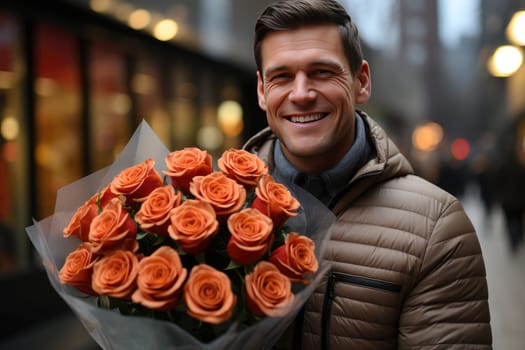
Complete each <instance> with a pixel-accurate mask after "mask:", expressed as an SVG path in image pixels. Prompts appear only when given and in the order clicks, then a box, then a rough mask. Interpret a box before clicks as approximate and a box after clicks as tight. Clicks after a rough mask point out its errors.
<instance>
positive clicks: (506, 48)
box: [487, 45, 523, 77]
mask: <svg viewBox="0 0 525 350" xmlns="http://www.w3.org/2000/svg"><path fill="white" fill-rule="evenodd" d="M522 63H523V51H522V49H521V48H519V47H516V46H512V45H502V46H500V47H498V48H497V49H496V51H494V53H493V54H492V56H491V57H490V58H489V60H488V62H487V68H488V70H489V72H490V74H492V75H493V76H495V77H509V76H511V75H513V74H514V73H516V72H517V71H518V69H520V67H521V64H522Z"/></svg>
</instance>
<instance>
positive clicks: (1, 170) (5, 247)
mask: <svg viewBox="0 0 525 350" xmlns="http://www.w3.org/2000/svg"><path fill="white" fill-rule="evenodd" d="M19 43H20V32H19V26H18V23H17V22H16V21H15V19H14V18H13V17H12V16H11V15H9V14H8V13H3V12H0V274H2V273H4V272H11V271H12V270H14V269H18V268H20V267H23V266H24V263H26V262H27V256H26V255H27V238H26V235H25V231H24V228H25V226H26V224H27V219H28V215H27V213H28V212H29V209H28V207H27V200H25V199H26V198H28V192H27V188H28V186H27V184H28V182H27V176H25V174H26V173H27V172H26V169H25V165H26V164H27V157H26V152H25V149H26V147H27V142H26V140H27V133H26V130H25V129H26V128H24V127H23V126H22V118H21V115H22V108H21V100H22V99H21V97H20V96H21V91H22V88H21V81H22V65H21V63H20V59H19V54H20V50H19V49H20V48H19V47H18V45H19Z"/></svg>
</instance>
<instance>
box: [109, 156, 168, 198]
mask: <svg viewBox="0 0 525 350" xmlns="http://www.w3.org/2000/svg"><path fill="white" fill-rule="evenodd" d="M154 166H155V161H154V160H153V159H146V160H145V161H144V162H142V163H140V164H137V165H133V166H131V167H129V168H126V169H124V170H122V171H121V172H120V173H119V174H118V175H117V176H115V178H114V179H113V181H111V184H110V185H109V186H110V187H109V188H110V190H111V192H113V193H114V194H116V195H117V196H125V197H126V202H127V204H129V205H131V206H136V203H135V202H142V201H143V200H144V198H145V197H146V196H147V195H148V194H149V193H150V192H151V191H153V189H155V188H157V187H159V186H162V178H161V177H160V175H159V174H158V173H157V171H156V170H155V168H154Z"/></svg>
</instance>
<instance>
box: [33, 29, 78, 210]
mask: <svg viewBox="0 0 525 350" xmlns="http://www.w3.org/2000/svg"><path fill="white" fill-rule="evenodd" d="M78 52H79V50H78V40H77V39H76V38H75V37H74V36H73V35H71V34H70V33H69V32H68V31H67V30H65V29H63V28H59V27H55V26H53V25H49V24H39V25H37V26H36V28H35V50H34V53H35V61H34V62H35V86H34V91H35V149H34V150H33V152H34V157H35V161H36V164H35V169H36V173H35V174H34V175H32V176H34V180H35V181H36V191H37V193H36V196H35V201H36V205H37V208H36V211H37V212H36V216H37V219H42V218H44V217H47V216H49V215H51V214H53V212H54V205H55V199H56V193H57V190H58V189H59V188H61V187H63V186H65V185H67V184H69V183H71V182H73V181H74V180H77V179H78V178H80V177H82V175H83V168H82V164H83V163H82V154H83V153H82V132H81V131H82V129H81V125H82V124H81V93H80V87H81V84H80V67H79V57H78Z"/></svg>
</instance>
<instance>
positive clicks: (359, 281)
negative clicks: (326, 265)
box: [321, 272, 401, 350]
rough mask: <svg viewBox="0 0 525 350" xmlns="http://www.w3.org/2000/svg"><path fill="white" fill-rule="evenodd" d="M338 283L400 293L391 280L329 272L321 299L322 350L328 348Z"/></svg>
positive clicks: (396, 285) (397, 286) (398, 286)
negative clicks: (322, 298) (333, 304)
mask: <svg viewBox="0 0 525 350" xmlns="http://www.w3.org/2000/svg"><path fill="white" fill-rule="evenodd" d="M338 283H346V284H352V285H356V286H361V287H367V288H372V289H376V290H381V291H385V292H389V293H400V292H401V286H400V285H398V284H395V283H391V282H385V281H380V280H375V279H372V278H367V277H362V276H355V275H347V274H344V273H339V272H331V273H330V274H329V275H328V282H327V284H326V293H325V296H324V301H323V313H322V316H321V317H322V318H321V320H322V324H321V345H322V349H323V350H328V349H329V341H330V315H331V313H332V303H333V300H334V298H335V288H336V285H337V284H338Z"/></svg>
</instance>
